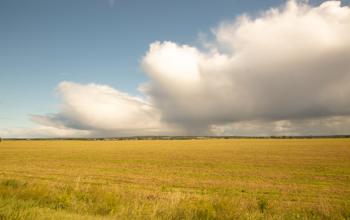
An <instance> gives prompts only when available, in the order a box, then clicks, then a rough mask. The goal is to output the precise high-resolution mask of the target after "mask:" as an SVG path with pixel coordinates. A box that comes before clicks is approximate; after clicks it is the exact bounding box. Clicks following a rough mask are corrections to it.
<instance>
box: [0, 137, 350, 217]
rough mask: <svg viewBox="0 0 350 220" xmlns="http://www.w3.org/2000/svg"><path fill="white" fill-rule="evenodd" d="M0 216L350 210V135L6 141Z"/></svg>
mask: <svg viewBox="0 0 350 220" xmlns="http://www.w3.org/2000/svg"><path fill="white" fill-rule="evenodd" d="M3 219H350V139H290V140H288V139H282V140H281V139H270V140H269V139H237V140H176V141H175V140H171V141H166V140H163V141H3V142H1V143H0V220H3Z"/></svg>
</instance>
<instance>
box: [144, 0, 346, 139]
mask: <svg viewBox="0 0 350 220" xmlns="http://www.w3.org/2000/svg"><path fill="white" fill-rule="evenodd" d="M213 33H214V36H215V41H214V42H210V43H209V45H211V46H210V50H209V51H200V50H199V49H198V48H195V47H192V46H188V45H177V44H175V43H172V42H164V43H154V44H152V45H151V47H150V50H149V52H148V53H147V54H146V56H145V58H144V59H143V67H144V69H145V71H146V72H147V74H148V75H149V76H150V78H151V79H152V81H151V83H150V84H149V85H148V87H147V89H146V92H147V94H148V95H149V96H150V97H151V98H152V101H153V103H154V104H155V106H156V107H157V108H158V109H159V110H160V111H161V112H162V114H163V118H164V120H166V121H169V122H173V123H178V124H180V125H181V126H182V127H183V128H184V129H186V130H187V131H194V129H198V130H195V132H200V133H201V132H205V131H207V129H208V128H209V127H210V126H212V125H213V124H225V123H228V122H236V123H238V122H241V121H256V120H267V121H281V120H297V119H307V118H316V117H326V116H336V115H348V114H349V113H350V101H349V99H348V98H346V97H348V96H349V95H350V62H349V60H350V9H349V8H348V7H341V5H340V2H333V1H331V2H325V3H323V4H322V5H320V6H319V7H311V6H309V5H306V4H302V3H297V2H294V1H291V2H289V3H288V4H287V5H286V6H285V8H283V9H271V10H269V11H267V12H265V13H263V14H262V15H260V16H258V17H257V18H255V19H252V18H249V17H247V16H242V17H240V18H238V19H237V20H236V21H235V22H234V23H227V22H226V23H223V24H221V25H219V27H218V28H216V29H214V30H213ZM183 60H186V62H184V61H183Z"/></svg>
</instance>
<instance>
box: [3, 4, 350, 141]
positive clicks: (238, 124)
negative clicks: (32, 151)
mask: <svg viewBox="0 0 350 220" xmlns="http://www.w3.org/2000/svg"><path fill="white" fill-rule="evenodd" d="M349 4H350V1H342V2H337V1H328V2H323V1H316V0H314V1H288V2H287V1H281V0H266V1H253V0H244V1H243V0H217V1H203V0H201V1H199V0H191V1H188V0H187V1H185V0H183V1H182V0H179V1H167V0H162V1H160V0H158V1H156V0H149V1H135V0H128V1H127V0H114V1H113V0H60V1H54V0H31V1H26V0H1V1H0V76H1V80H0V136H2V137H107V136H108V137H110V136H131V135H324V134H331V135H333V134H349V133H350V101H349V99H348V97H349V95H350V66H349V64H348V63H350V62H349V61H350V9H349V7H348V5H349Z"/></svg>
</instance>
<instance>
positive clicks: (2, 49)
mask: <svg viewBox="0 0 350 220" xmlns="http://www.w3.org/2000/svg"><path fill="white" fill-rule="evenodd" d="M320 2H321V1H311V2H310V4H312V5H317V4H319V3H320ZM283 3H284V1H281V0H265V1H260V0H259V1H257V0H256V1H253V0H216V1H203V0H190V1H189V0H178V1H170V0H158V1H156V0H148V1H136V0H115V1H111V0H59V1H57V0H30V1H28V0H1V1H0V76H1V82H0V83H1V84H0V128H8V127H28V126H32V123H31V122H30V120H29V118H28V115H30V114H46V113H52V112H56V111H57V108H58V106H59V104H60V102H59V99H58V97H57V94H56V92H55V88H56V87H57V85H58V84H59V83H60V82H62V81H72V82H76V83H89V82H93V83H97V84H104V85H110V86H111V87H113V88H116V89H118V90H121V91H124V92H127V93H129V94H132V95H135V94H138V91H137V87H138V86H139V84H140V83H141V82H144V81H147V77H146V75H145V74H144V73H143V71H142V70H141V68H140V61H141V59H142V57H143V56H144V55H145V53H146V52H147V51H148V48H149V45H150V43H152V42H154V41H161V42H162V41H167V40H169V41H173V42H177V43H178V44H189V45H198V44H199V42H198V35H199V34H200V33H205V34H210V29H211V28H213V27H215V26H217V25H218V24H219V23H220V22H222V21H232V20H233V19H234V18H235V17H236V16H238V15H240V14H242V13H248V14H250V15H256V14H257V13H258V12H260V11H263V10H266V9H268V8H270V7H279V6H281V5H282V4H283ZM347 3H348V2H347V1H343V4H347Z"/></svg>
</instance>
